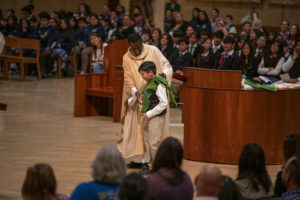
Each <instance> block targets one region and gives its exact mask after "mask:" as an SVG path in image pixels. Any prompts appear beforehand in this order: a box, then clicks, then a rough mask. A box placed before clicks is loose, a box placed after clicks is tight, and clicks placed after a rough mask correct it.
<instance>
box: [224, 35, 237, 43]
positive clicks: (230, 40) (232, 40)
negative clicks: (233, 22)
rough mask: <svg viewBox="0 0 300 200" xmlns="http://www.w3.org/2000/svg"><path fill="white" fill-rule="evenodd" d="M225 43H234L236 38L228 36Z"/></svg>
mask: <svg viewBox="0 0 300 200" xmlns="http://www.w3.org/2000/svg"><path fill="white" fill-rule="evenodd" d="M223 43H224V44H226V43H231V44H234V43H235V41H234V38H233V37H231V36H227V37H225V38H224V40H223Z"/></svg>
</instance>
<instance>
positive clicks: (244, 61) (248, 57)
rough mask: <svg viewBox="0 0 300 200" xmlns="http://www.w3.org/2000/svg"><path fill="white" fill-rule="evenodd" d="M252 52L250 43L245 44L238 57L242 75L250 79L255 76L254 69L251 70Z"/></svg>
mask: <svg viewBox="0 0 300 200" xmlns="http://www.w3.org/2000/svg"><path fill="white" fill-rule="evenodd" d="M252 53H253V51H252V46H251V43H250V41H249V42H245V43H244V44H243V46H242V48H241V56H240V63H239V66H240V69H241V70H242V73H243V75H245V76H246V77H247V78H249V79H252V78H253V77H255V76H256V75H257V72H256V70H255V69H253V54H252Z"/></svg>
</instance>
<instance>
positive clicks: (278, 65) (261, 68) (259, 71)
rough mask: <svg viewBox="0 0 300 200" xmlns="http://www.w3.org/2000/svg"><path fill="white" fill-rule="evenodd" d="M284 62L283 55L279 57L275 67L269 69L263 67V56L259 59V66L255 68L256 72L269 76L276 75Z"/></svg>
mask: <svg viewBox="0 0 300 200" xmlns="http://www.w3.org/2000/svg"><path fill="white" fill-rule="evenodd" d="M283 64H284V57H282V58H280V60H279V61H278V62H277V65H276V67H275V69H273V70H271V71H269V68H268V66H265V67H263V65H264V58H262V59H261V61H260V64H259V67H258V69H257V73H258V74H261V75H271V76H278V75H279V74H280V72H281V68H282V66H283Z"/></svg>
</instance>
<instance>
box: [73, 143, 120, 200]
mask: <svg viewBox="0 0 300 200" xmlns="http://www.w3.org/2000/svg"><path fill="white" fill-rule="evenodd" d="M91 167H92V177H93V179H94V180H93V181H90V182H84V183H81V184H79V185H78V186H77V187H76V188H75V190H74V191H73V192H72V195H71V198H70V199H71V200H86V199H89V200H99V199H103V200H113V199H115V198H116V197H117V189H118V185H119V183H120V182H121V180H122V179H123V178H124V177H125V175H126V166H125V161H124V159H123V157H122V155H121V153H120V152H119V150H118V149H117V148H115V147H113V146H107V147H104V148H103V149H101V150H100V152H99V153H98V155H97V156H96V158H95V160H94V162H93V163H92V165H91Z"/></svg>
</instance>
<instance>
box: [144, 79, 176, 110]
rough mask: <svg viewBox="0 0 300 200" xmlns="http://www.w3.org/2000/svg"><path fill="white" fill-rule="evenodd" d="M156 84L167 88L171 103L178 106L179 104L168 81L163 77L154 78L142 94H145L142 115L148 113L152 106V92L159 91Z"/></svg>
mask: <svg viewBox="0 0 300 200" xmlns="http://www.w3.org/2000/svg"><path fill="white" fill-rule="evenodd" d="M155 83H158V84H162V85H164V86H165V87H166V88H167V90H168V92H169V95H170V100H171V102H173V103H174V104H175V105H176V106H177V103H176V101H175V99H174V95H173V91H172V88H171V87H170V86H169V84H168V81H167V80H166V79H165V78H163V77H161V76H154V77H153V78H152V79H151V81H149V83H148V84H147V85H146V86H145V88H144V90H143V92H142V94H143V102H142V113H146V112H147V110H148V108H149V106H150V99H151V96H152V92H153V91H156V90H157V85H156V84H155Z"/></svg>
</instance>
